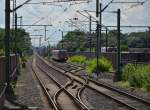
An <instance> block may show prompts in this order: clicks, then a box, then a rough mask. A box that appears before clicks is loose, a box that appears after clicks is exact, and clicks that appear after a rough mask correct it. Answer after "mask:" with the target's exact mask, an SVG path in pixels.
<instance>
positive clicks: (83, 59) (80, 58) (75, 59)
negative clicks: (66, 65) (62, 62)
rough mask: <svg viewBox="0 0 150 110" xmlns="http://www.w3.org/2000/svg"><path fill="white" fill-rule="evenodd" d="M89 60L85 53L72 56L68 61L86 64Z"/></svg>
mask: <svg viewBox="0 0 150 110" xmlns="http://www.w3.org/2000/svg"><path fill="white" fill-rule="evenodd" d="M86 61H87V57H85V56H83V55H75V56H72V57H70V58H69V59H68V60H67V62H70V63H76V64H80V65H85V63H86Z"/></svg>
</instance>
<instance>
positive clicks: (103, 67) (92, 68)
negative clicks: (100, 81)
mask: <svg viewBox="0 0 150 110" xmlns="http://www.w3.org/2000/svg"><path fill="white" fill-rule="evenodd" d="M98 64H99V65H98V68H99V70H100V71H101V72H108V71H110V70H111V69H112V68H113V67H112V63H111V62H110V61H109V60H108V59H106V58H105V57H102V58H100V59H99V60H98ZM96 70H97V60H96V59H92V60H90V61H89V62H88V66H87V67H86V71H87V72H88V73H94V72H96Z"/></svg>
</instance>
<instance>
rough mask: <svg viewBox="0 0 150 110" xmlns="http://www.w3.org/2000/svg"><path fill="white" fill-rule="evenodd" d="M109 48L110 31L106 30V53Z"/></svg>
mask: <svg viewBox="0 0 150 110" xmlns="http://www.w3.org/2000/svg"><path fill="white" fill-rule="evenodd" d="M107 48H108V30H107V28H106V52H107Z"/></svg>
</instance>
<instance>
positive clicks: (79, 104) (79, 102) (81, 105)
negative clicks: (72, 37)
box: [38, 57, 89, 110]
mask: <svg viewBox="0 0 150 110" xmlns="http://www.w3.org/2000/svg"><path fill="white" fill-rule="evenodd" d="M39 58H40V57H39ZM41 60H42V59H41ZM38 67H39V69H40V70H41V71H43V72H44V73H45V74H46V75H47V76H48V77H49V78H50V79H51V80H53V81H54V82H55V83H56V84H57V85H59V87H61V88H63V90H64V91H65V93H66V94H67V95H69V96H70V98H71V99H72V100H74V102H76V104H77V105H78V106H79V107H80V108H81V109H82V110H89V109H88V107H86V105H84V104H83V103H82V102H81V101H80V100H78V99H77V98H76V97H74V96H73V95H72V94H71V93H70V92H69V91H68V90H67V89H66V87H67V86H69V84H66V85H65V86H64V87H63V86H62V85H61V84H60V83H59V82H58V81H57V80H56V78H55V77H53V76H52V75H50V74H49V73H48V72H47V71H45V70H43V69H42V68H41V67H40V66H39V65H38ZM68 78H69V77H68ZM70 79H72V78H71V77H70ZM71 82H72V81H71ZM55 97H56V96H55ZM55 102H56V101H55Z"/></svg>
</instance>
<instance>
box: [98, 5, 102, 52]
mask: <svg viewBox="0 0 150 110" xmlns="http://www.w3.org/2000/svg"><path fill="white" fill-rule="evenodd" d="M99 8H100V9H99V10H100V11H99V26H100V27H99V38H100V40H99V43H100V44H99V47H98V48H99V52H100V54H101V48H102V3H100V7H99Z"/></svg>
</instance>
